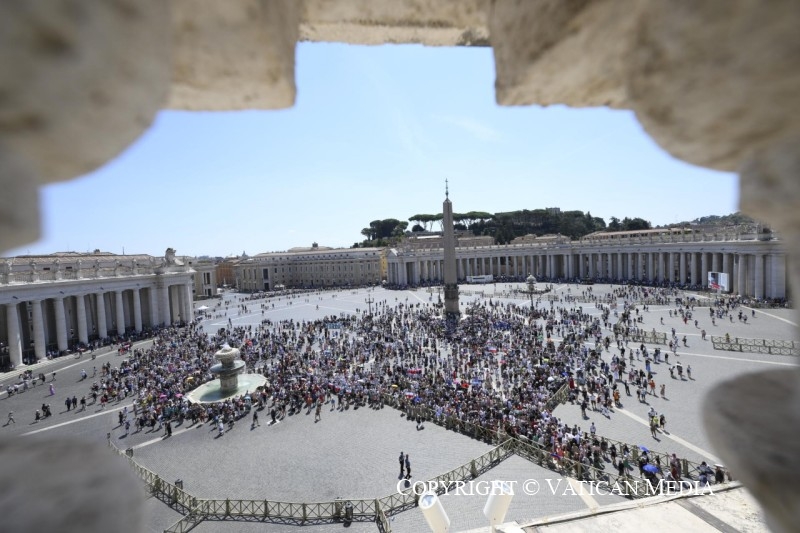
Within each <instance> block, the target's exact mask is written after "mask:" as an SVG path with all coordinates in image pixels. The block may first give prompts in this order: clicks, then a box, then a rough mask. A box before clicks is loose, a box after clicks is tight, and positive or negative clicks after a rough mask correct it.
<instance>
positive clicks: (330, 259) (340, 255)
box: [234, 243, 386, 292]
mask: <svg viewBox="0 0 800 533" xmlns="http://www.w3.org/2000/svg"><path fill="white" fill-rule="evenodd" d="M384 254H385V251H384V249H382V248H327V247H324V246H318V245H317V244H316V243H314V244H313V245H312V246H311V247H309V248H292V249H291V250H289V251H287V252H274V253H264V254H258V255H256V256H253V257H250V258H248V259H245V260H242V261H239V262H238V263H237V264H236V265H235V266H234V270H235V273H236V287H237V289H239V290H240V291H244V292H257V291H271V290H279V289H283V288H326V287H348V286H360V285H376V284H379V283H381V281H382V280H385V279H386V274H385V273H386V268H385V267H384V268H382V265H385V264H386V263H385V257H384ZM382 258H383V260H382Z"/></svg>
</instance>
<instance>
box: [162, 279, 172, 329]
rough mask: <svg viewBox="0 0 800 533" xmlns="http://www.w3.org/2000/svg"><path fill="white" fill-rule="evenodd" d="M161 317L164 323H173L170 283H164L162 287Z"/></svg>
mask: <svg viewBox="0 0 800 533" xmlns="http://www.w3.org/2000/svg"><path fill="white" fill-rule="evenodd" d="M161 319H162V323H163V324H164V325H167V326H169V325H171V324H172V309H170V306H169V285H167V284H166V283H164V286H163V287H162V288H161Z"/></svg>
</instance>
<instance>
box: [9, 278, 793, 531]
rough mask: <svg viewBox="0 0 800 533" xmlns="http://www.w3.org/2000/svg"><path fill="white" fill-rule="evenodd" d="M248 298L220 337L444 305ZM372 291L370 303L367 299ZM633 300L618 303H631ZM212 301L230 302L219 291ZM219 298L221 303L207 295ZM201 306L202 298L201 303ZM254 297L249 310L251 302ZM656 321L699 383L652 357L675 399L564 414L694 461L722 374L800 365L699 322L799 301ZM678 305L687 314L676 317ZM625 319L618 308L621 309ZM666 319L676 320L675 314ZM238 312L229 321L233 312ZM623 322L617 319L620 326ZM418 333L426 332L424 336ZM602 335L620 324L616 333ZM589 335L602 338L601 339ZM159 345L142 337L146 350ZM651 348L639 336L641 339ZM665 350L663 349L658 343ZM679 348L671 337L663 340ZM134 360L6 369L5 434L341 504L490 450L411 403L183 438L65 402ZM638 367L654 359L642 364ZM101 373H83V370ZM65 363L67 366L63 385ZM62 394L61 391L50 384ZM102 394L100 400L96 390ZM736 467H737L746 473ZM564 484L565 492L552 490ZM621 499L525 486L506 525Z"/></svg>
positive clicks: (498, 292)
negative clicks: (84, 443)
mask: <svg viewBox="0 0 800 533" xmlns="http://www.w3.org/2000/svg"><path fill="white" fill-rule="evenodd" d="M514 287H517V286H516V285H503V284H497V285H486V286H462V298H461V300H462V304H465V305H466V304H467V303H469V302H473V301H480V302H483V303H488V302H489V301H491V302H492V303H498V304H501V305H505V304H509V303H515V304H517V305H522V306H524V307H527V306H528V305H529V300H528V298H527V297H526V296H525V295H519V294H517V295H515V294H513V293H511V292H509V290H510V289H512V288H514ZM611 289H612V288H611V287H609V286H604V285H595V286H593V287H592V293H593V294H594V295H596V296H603V295H605V294H607V293H608V292H609V291H610V290H611ZM586 290H587V288H586V287H585V286H581V285H574V284H573V285H556V286H554V291H553V293H552V294H554V295H556V296H559V297H560V298H563V297H564V296H567V295H571V296H580V295H581V293H584V292H585V291H586ZM241 298H242V296H241V295H234V294H226V295H225V298H224V300H222V301H221V302H219V306H217V307H212V309H211V310H210V317H209V318H208V319H206V320H204V321H203V322H202V324H203V326H204V328H205V331H206V332H208V333H209V334H213V333H214V332H216V331H217V330H218V329H219V328H222V327H226V326H228V325H229V324H230V325H233V326H245V327H247V326H252V327H253V329H255V328H257V327H258V325H259V324H261V322H262V321H263V320H266V319H268V320H271V321H273V323H278V322H279V321H282V320H289V319H293V320H294V321H296V322H298V321H299V322H302V321H304V320H305V321H311V320H316V319H319V318H321V317H323V316H329V317H330V316H333V317H342V316H346V315H354V314H356V313H359V314H360V313H363V312H364V311H365V310H366V309H367V308H368V307H372V308H373V311H375V312H378V311H379V310H380V311H381V312H383V311H385V310H386V309H388V308H396V307H397V306H398V305H399V304H403V306H404V307H405V306H408V305H411V304H413V305H415V306H416V305H419V306H420V308H426V307H430V306H432V305H433V304H434V303H436V302H437V301H438V292H437V291H436V290H435V289H433V290H428V289H418V290H413V291H387V290H383V289H375V290H371V291H366V290H364V289H360V290H346V291H336V292H333V291H331V292H322V293H317V294H305V295H300V296H295V297H293V298H290V297H285V296H284V297H273V298H270V299H268V300H252V301H249V300H248V301H245V300H241ZM560 298H559V301H556V302H554V303H553V305H554V306H555V307H556V308H557V307H565V308H570V307H578V306H580V307H582V309H583V312H584V313H586V314H588V315H590V316H592V317H599V316H600V315H601V313H602V311H601V309H599V308H597V307H596V305H595V304H594V303H591V302H588V303H587V302H584V303H577V302H575V303H571V302H567V301H560ZM367 299H369V300H372V301H371V302H369V303H368V302H367V301H366V300H367ZM621 301H622V300H619V302H620V305H619V309H621ZM213 302H217V301H216V300H214V301H213ZM205 303H206V304H208V302H205ZM197 305H200V304H199V303H198V304H197ZM550 305H551V304H550V303H549V302H548V301H547V300H544V299H543V300H541V301H539V302H538V303H537V306H538V307H539V308H545V309H547V308H549V307H550ZM240 306H244V307H240ZM638 307H639V310H640V313H641V316H642V322H641V324H639V327H641V328H642V329H643V330H645V331H650V330H651V329H653V328H655V329H656V331H659V332H666V333H671V329H672V328H675V334H676V335H677V336H678V338H679V339H682V338H683V337H684V336H686V338H687V346H686V347H683V346H681V347H679V348H678V350H677V354H678V355H677V356H673V355H671V356H670V363H673V364H674V363H675V362H677V360H680V361H681V363H682V364H683V366H684V368H687V367H688V366H689V365H691V369H692V379H691V380H689V379H683V380H681V379H677V378H672V377H670V373H669V370H668V365H667V364H665V363H661V364H653V371H654V380H655V381H656V383H657V386H660V385H661V384H662V383H664V384H665V385H666V398H664V399H662V398H660V397H659V396H650V395H648V397H647V403H640V402H639V401H637V399H636V398H635V397H634V396H630V397H627V396H625V395H624V389H622V392H623V395H622V403H623V407H622V408H619V409H615V410H614V412H613V413H611V414H610V417H609V418H606V417H604V416H602V415H601V414H600V412H599V411H598V412H593V411H591V410H590V411H589V412H588V413H587V414H588V418H587V419H583V418H582V417H581V413H580V409H579V407H578V406H577V405H575V404H570V403H567V404H564V405H561V406H559V407H557V408H556V410H555V413H554V414H555V416H557V417H559V418H560V419H561V420H562V422H565V423H567V424H569V425H570V426H572V425H573V424H576V425H578V426H580V427H581V428H582V430H584V431H587V430H588V428H589V425H590V423H592V422H594V424H595V426H596V429H597V433H598V434H599V435H603V436H606V437H609V438H613V439H618V440H621V441H624V442H627V443H629V444H632V445H645V446H647V447H648V448H650V449H653V450H657V451H660V452H665V453H672V452H675V453H677V454H678V455H679V456H681V457H685V458H688V459H690V460H694V461H699V460H711V461H715V460H716V457H715V456H714V452H713V449H712V448H711V446H710V443H709V441H708V438H707V436H706V434H705V432H704V429H703V421H702V412H701V410H702V399H703V396H704V395H705V393H706V392H707V391H708V390H709V389H710V388H711V387H713V386H714V385H716V384H717V383H720V382H722V381H724V380H726V379H730V378H733V377H735V376H739V375H741V374H744V373H747V372H753V371H758V370H762V369H768V368H775V367H776V366H777V367H781V366H785V367H787V368H788V367H790V366H794V365H795V364H796V359H797V358H796V357H792V356H775V355H764V354H754V353H738V352H723V351H717V350H714V349H713V347H712V346H711V342H710V340H706V341H703V340H701V336H700V331H701V330H702V329H705V330H706V331H707V333H708V336H709V338H710V336H711V335H715V336H721V335H724V334H725V333H729V334H730V335H731V336H733V337H747V338H765V339H792V338H794V336H795V332H796V325H795V324H794V312H793V311H791V310H786V309H764V310H756V312H755V315H752V314H751V312H750V310H749V309H748V310H747V313H748V321H747V323H746V324H745V323H743V322H741V321H739V320H737V319H736V318H734V321H733V322H731V321H730V320H728V319H716V320H715V324H712V321H711V318H710V316H709V311H708V308H702V307H697V308H695V310H694V315H693V320H694V319H697V320H698V325H697V327H695V325H694V322H693V320H690V321H688V322H687V323H686V324H684V323H683V321H682V320H680V319H679V318H677V317H670V314H669V311H670V310H674V309H675V307H674V306H657V305H651V306H650V309H649V311H643V310H642V306H641V305H638ZM673 314H674V313H673ZM612 317H613V312H612ZM662 319H663V324H662ZM229 321H230V322H229ZM613 321H615V319H614V318H612V322H613ZM412 333H413V332H412ZM602 334H603V336H605V335H609V334H611V332H610V331H608V330H604V331H603V332H602ZM586 344H587V345H588V346H590V347H593V346H594V344H593V342H591V341H587V342H586ZM148 345H149V341H145V342H143V343H141V344H140V345H139V347H140V348H146V347H148ZM636 347H638V344H636V343H633V342H631V343H630V346H629V348H634V349H635V348H636ZM651 347H652V346H651ZM661 348H662V350H664V351H666V347H664V346H662V347H661ZM615 353H618V350H617V349H616V346H615V345H614V343H612V345H611V349H610V351H603V353H602V358H603V360H604V361H606V362H610V360H611V357H612V355H613V354H615ZM122 359H123V357H122V356H120V355H117V352H116V351H107V352H99V353H98V354H97V358H96V359H94V360H93V359H91V356H90V355H88V354H84V355H83V356H82V358H81V359H74V358H72V357H69V358H63V359H60V360H55V361H52V362H48V363H46V364H44V365H41V368H37V369H36V374H38V373H39V372H43V373H45V375H46V379H47V382H46V383H45V384H41V383H40V384H37V386H36V387H35V388H29V389H28V390H26V391H24V392H20V393H18V394H13V395H11V396H8V395H7V394H6V393H5V389H6V387H7V386H8V385H9V384H13V383H16V382H18V378H17V377H16V376H15V375H6V376H3V377H2V378H0V385H2V388H3V391H4V392H3V394H2V395H1V397H0V416H2V417H3V419H4V420H5V419H6V417H7V414H8V413H10V412H13V413H14V414H13V417H14V420H15V422H14V423H10V422H9V423H8V424H6V425H5V426H3V427H2V428H0V430H2V432H3V433H5V434H7V435H19V436H20V437H21V438H25V435H30V434H43V435H48V436H59V435H68V436H75V437H78V438H82V439H86V440H91V441H96V442H104V441H105V439H106V434H107V433H111V438H112V440H113V441H114V442H115V444H116V445H117V446H119V447H127V446H134V447H135V452H134V453H135V457H136V458H137V460H139V461H140V462H141V463H142V464H144V465H145V466H147V467H148V468H150V469H152V470H154V471H156V472H157V473H159V474H160V475H162V476H163V477H164V478H165V479H167V480H170V481H172V480H173V479H178V478H181V479H183V480H184V486H185V487H186V489H187V490H189V491H190V492H192V493H194V494H196V495H197V496H199V497H206V498H225V497H229V498H254V499H255V498H259V499H260V498H264V499H272V500H280V501H297V502H301V501H306V502H312V501H329V500H332V499H334V498H336V497H345V498H348V497H349V498H373V497H380V496H384V495H386V494H388V493H390V492H391V491H393V490H395V486H396V483H397V480H398V471H397V470H398V465H397V456H398V455H399V453H400V451H403V452H405V453H409V454H410V456H411V461H412V472H413V474H414V477H413V478H412V481H414V480H425V479H428V478H431V477H433V476H435V475H438V474H441V473H443V472H445V471H448V470H450V469H452V468H454V467H456V466H459V465H460V464H462V463H464V462H467V461H469V460H470V459H471V458H474V457H476V456H478V455H480V454H482V453H484V452H486V451H487V450H488V449H490V448H491V447H490V446H489V445H488V444H485V443H483V442H480V441H477V440H473V439H470V438H468V437H466V436H463V435H460V434H456V433H454V432H450V431H447V430H445V429H443V428H441V427H439V426H437V425H435V424H430V423H429V424H425V429H423V430H417V429H416V426H415V424H414V423H412V422H409V421H407V420H406V419H405V418H404V417H402V416H401V414H400V412H399V411H397V410H395V409H392V408H390V407H388V406H387V407H385V408H383V409H379V410H374V409H371V408H369V407H361V408H359V409H354V408H353V407H351V408H350V409H348V410H346V411H343V412H342V411H339V410H336V411H330V406H329V405H325V407H324V409H323V411H322V419H321V421H320V422H318V423H315V422H314V416H313V414H311V415H307V414H306V412H305V411H302V412H301V413H299V414H296V415H293V416H287V417H286V418H285V419H284V420H282V421H281V422H280V423H278V424H276V425H274V426H269V425H268V424H267V422H268V418H269V417H268V415H267V414H266V412H263V414H262V415H261V426H260V427H257V428H255V429H253V430H251V429H250V427H249V426H250V424H249V417H248V418H243V419H241V420H240V421H239V422H237V423H236V424H235V426H234V428H233V429H232V430H231V431H229V432H227V433H226V434H225V435H224V436H223V437H220V438H215V435H216V432H215V431H214V430H213V429H212V428H211V426H210V425H207V424H206V425H199V424H198V425H194V426H190V422H188V421H187V422H185V423H184V424H182V425H178V426H176V427H175V430H174V432H173V436H172V438H168V439H162V436H161V435H162V432H160V431H159V432H147V431H142V432H139V433H133V432H132V431H133V430H131V432H129V433H128V434H127V435H125V431H124V429H123V428H121V427H119V426H118V413H119V411H120V410H121V409H122V408H123V407H124V406H130V400H125V401H124V402H120V403H112V404H111V405H109V406H108V407H107V408H105V409H101V408H100V406H99V405H89V406H88V407H87V408H86V410H83V411H81V410H80V407H79V409H78V410H73V409H71V408H70V409H69V410H67V409H66V407H65V400H66V399H67V398H71V397H72V396H75V397H76V398H77V399H80V398H81V397H82V396H87V398H88V393H89V386H90V385H91V383H92V382H93V381H95V380H97V379H99V370H100V366H101V365H102V364H103V363H106V362H110V363H111V364H112V366H119V364H120V362H121V360H122ZM634 363H635V365H636V368H638V367H639V365H643V363H642V362H639V361H635V362H634ZM93 367H97V371H98V377H91V376H92V374H93ZM82 370H84V371H86V373H87V374H88V375H89V376H90V377H89V378H88V379H86V380H83V379H81V371H82ZM52 372H56V379H55V381H53V380H52ZM51 384H52V385H53V387H54V388H55V394H53V395H51V394H50V389H49V387H50V385H51ZM90 401H91V400H90ZM43 403H49V404H50V406H51V410H52V412H53V416H52V417H50V418H47V419H43V420H40V421H38V422H37V421H35V417H34V412H35V411H36V410H37V409H40V408H41V406H42V404H43ZM650 406H652V407H653V408H655V409H656V410H657V411H658V412H659V413H664V414H665V416H666V419H667V426H666V430H667V432H664V433H659V434H658V438H657V439H654V438H653V437H652V436H651V435H650V431H649V428H648V426H647V422H646V419H647V411H648V409H649V408H650ZM734 474H735V473H734ZM494 479H503V480H514V481H517V482H518V483H522V482H524V481H525V480H527V479H536V480H538V481H539V482H540V484H541V485H542V486H544V485H543V484H545V483H547V481H546V480H547V479H550V480H552V483H557V482H558V480H559V479H560V475H558V474H557V473H555V472H552V471H550V470H546V469H542V468H540V467H538V466H536V465H533V464H531V463H529V462H527V461H525V460H523V459H521V458H519V457H515V456H514V457H511V458H509V459H507V460H506V461H505V462H503V463H501V464H500V465H499V466H497V467H496V468H494V469H493V470H491V471H489V472H487V473H485V474H483V475H482V476H481V478H480V480H494ZM550 492H552V491H550ZM442 501H443V504H444V505H445V509H446V510H447V511H448V514H449V515H450V517H451V521H452V524H453V527H452V529H453V530H466V529H471V528H478V527H482V526H484V525H485V523H486V522H485V519H484V517H483V516H482V514H481V510H482V508H483V504H484V502H485V497H483V496H477V495H472V496H465V495H453V494H448V495H445V496H443V497H442ZM618 501H620V498H619V497H617V496H594V501H591V500H589V501H587V500H585V499H584V498H581V497H579V496H568V495H567V496H565V495H563V494H552V493H550V494H537V495H536V496H535V497H534V496H530V495H524V494H521V493H518V494H517V495H516V496H515V499H514V500H513V502H512V505H511V508H510V509H509V512H508V515H507V516H506V521H513V520H517V521H520V522H522V521H525V520H526V519H530V518H535V517H542V516H548V515H552V514H558V513H563V512H568V511H575V510H580V509H585V508H587V507H588V506H593V505H606V504H608V503H613V502H618ZM146 509H147V516H148V526H149V527H150V530H152V531H161V530H163V529H164V528H165V527H166V526H167V525H169V523H171V522H174V520H177V518H178V515H177V513H175V512H174V511H172V510H170V509H168V508H167V507H166V506H165V505H164V504H162V503H161V502H158V501H157V500H152V499H151V500H149V501H148V503H147V507H146ZM391 523H392V528H393V530H394V531H398V532H401V531H409V532H418V531H426V530H427V529H426V527H427V526H426V525H425V523H424V520H423V519H422V516H421V513H420V512H419V511H416V510H409V511H405V512H402V513H400V514H398V515H396V516H393V517H392V522H391ZM340 527H341V524H331V525H315V526H304V527H303V528H302V529H301V528H299V527H296V526H288V525H281V524H263V523H245V522H229V521H225V522H206V523H203V524H201V525H200V526H198V528H197V529H196V531H243V532H245V531H255V530H256V529H257V530H259V531H295V530H297V531H301V530H302V531H332V530H333V529H334V528H340ZM351 530H352V531H375V530H376V528H375V525H374V524H371V523H354V524H353V525H352V527H351Z"/></svg>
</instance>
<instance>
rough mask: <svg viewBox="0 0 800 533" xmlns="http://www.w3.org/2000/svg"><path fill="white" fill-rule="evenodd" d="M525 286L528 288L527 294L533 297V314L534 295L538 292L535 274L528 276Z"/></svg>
mask: <svg viewBox="0 0 800 533" xmlns="http://www.w3.org/2000/svg"><path fill="white" fill-rule="evenodd" d="M525 284H526V285H527V286H528V290H526V291H525V292H527V293H528V295H529V296H530V297H531V312H533V294H534V293H535V292H536V278H535V277H533V274H530V275H528V277H527V278H526V279H525Z"/></svg>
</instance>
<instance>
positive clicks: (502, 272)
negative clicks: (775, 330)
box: [387, 230, 787, 298]
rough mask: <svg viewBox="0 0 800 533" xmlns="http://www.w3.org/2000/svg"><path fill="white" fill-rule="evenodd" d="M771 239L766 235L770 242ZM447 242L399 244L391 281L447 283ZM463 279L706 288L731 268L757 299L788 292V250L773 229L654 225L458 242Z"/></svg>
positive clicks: (735, 286) (390, 258) (737, 283)
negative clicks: (573, 235) (540, 238)
mask: <svg viewBox="0 0 800 533" xmlns="http://www.w3.org/2000/svg"><path fill="white" fill-rule="evenodd" d="M766 239H768V240H766ZM443 260H444V253H443V249H442V248H441V247H438V248H433V247H430V248H424V249H423V248H419V247H411V246H409V247H403V246H401V247H398V248H393V249H390V250H389V251H388V253H387V262H388V283H390V284H393V285H411V286H414V285H420V284H425V283H435V282H443V280H444V277H443ZM456 266H457V271H458V279H459V280H462V281H463V280H465V279H466V277H467V276H476V275H486V274H492V275H494V276H496V277H501V276H507V277H518V278H519V277H524V276H527V275H528V274H533V275H534V276H536V277H537V278H548V279H583V278H591V279H599V278H603V279H609V280H616V281H642V282H647V283H659V282H673V283H681V284H683V283H688V284H692V285H700V286H703V287H707V286H708V279H707V278H708V272H710V271H711V272H725V273H727V274H728V279H729V285H730V287H729V289H730V291H731V292H733V293H735V294H740V295H743V296H749V297H754V298H785V297H786V288H787V269H786V254H785V250H784V248H783V243H782V241H780V240H779V239H776V238H774V235H771V234H770V235H766V236H765V235H763V234H757V233H741V232H735V231H731V232H718V233H710V232H697V231H681V232H675V231H671V230H664V231H660V230H649V231H647V232H616V233H614V232H610V233H603V234H600V235H594V236H591V237H588V238H584V239H582V240H579V241H570V240H568V239H566V238H561V239H548V240H546V241H545V242H537V241H536V240H535V239H533V240H530V242H523V243H518V244H509V245H489V246H463V245H461V243H458V246H457V248H456Z"/></svg>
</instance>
